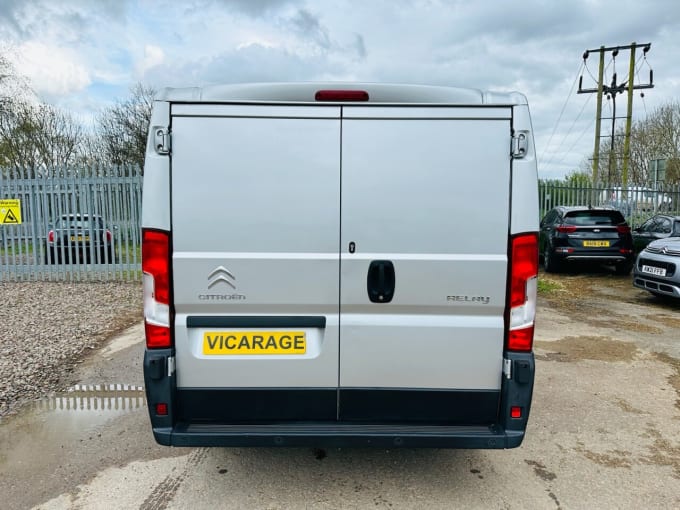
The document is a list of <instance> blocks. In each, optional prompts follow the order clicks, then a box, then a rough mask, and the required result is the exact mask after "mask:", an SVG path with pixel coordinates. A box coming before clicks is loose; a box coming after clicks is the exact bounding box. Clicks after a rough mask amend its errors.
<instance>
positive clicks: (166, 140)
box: [153, 126, 170, 154]
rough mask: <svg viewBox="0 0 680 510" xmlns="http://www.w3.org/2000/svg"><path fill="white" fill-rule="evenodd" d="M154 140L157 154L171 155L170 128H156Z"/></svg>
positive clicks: (154, 128) (154, 129)
mask: <svg viewBox="0 0 680 510" xmlns="http://www.w3.org/2000/svg"><path fill="white" fill-rule="evenodd" d="M153 140H154V143H153V146H154V149H155V150H156V153H157V154H170V128H166V127H162V126H154V127H153Z"/></svg>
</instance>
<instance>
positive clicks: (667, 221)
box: [633, 214, 680, 253]
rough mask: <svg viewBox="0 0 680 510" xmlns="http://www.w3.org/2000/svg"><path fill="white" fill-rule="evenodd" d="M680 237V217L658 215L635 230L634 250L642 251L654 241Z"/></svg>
mask: <svg viewBox="0 0 680 510" xmlns="http://www.w3.org/2000/svg"><path fill="white" fill-rule="evenodd" d="M667 237H680V216H669V215H667V214H657V215H655V216H652V217H651V218H649V219H648V220H647V221H645V222H644V223H643V224H642V225H640V226H639V227H638V228H636V229H634V230H633V249H634V250H635V252H636V253H638V252H640V251H642V250H643V249H644V247H645V246H647V245H648V244H649V243H651V242H652V241H655V240H657V239H665V238H667Z"/></svg>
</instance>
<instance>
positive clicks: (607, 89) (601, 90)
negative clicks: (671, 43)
mask: <svg viewBox="0 0 680 510" xmlns="http://www.w3.org/2000/svg"><path fill="white" fill-rule="evenodd" d="M651 47H652V44H651V43H645V44H637V43H635V42H634V43H632V44H629V45H627V46H611V47H605V46H600V48H599V49H594V50H586V51H585V53H584V54H583V61H584V63H585V61H586V60H587V59H588V56H589V55H590V54H591V53H596V52H597V53H599V54H600V65H599V70H598V76H597V87H596V88H590V89H584V88H583V75H581V77H580V79H579V85H578V93H579V94H592V93H596V94H597V111H596V117H595V147H594V149H593V186H597V183H598V179H599V178H600V177H599V169H600V138H601V137H602V135H601V134H600V129H601V123H602V96H603V95H605V94H606V95H607V99H611V100H612V116H611V135H610V136H611V139H610V144H609V167H608V173H607V185H610V184H611V179H612V174H613V165H614V137H615V136H616V120H617V116H616V95H617V94H621V93H623V92H624V91H627V92H628V105H627V106H628V108H627V112H626V116H625V117H621V118H625V119H626V130H625V139H624V140H625V141H624V149H623V151H624V155H623V173H622V180H623V182H622V183H621V184H622V187H623V188H625V187H626V186H627V184H628V166H629V162H630V131H631V124H632V118H633V90H638V89H650V88H653V87H654V84H653V78H654V75H653V72H652V70H651V69H650V71H649V83H644V84H638V85H636V84H634V80H633V78H634V75H635V50H636V48H642V51H643V55H644V56H646V55H647V52H649V50H650V49H651ZM621 50H629V51H630V64H629V67H628V79H627V80H626V81H624V82H621V83H618V82H617V75H616V65H614V69H615V71H614V74H613V76H612V81H611V84H610V85H605V83H604V57H605V54H606V53H611V55H612V60H613V61H614V63H616V57H617V56H618V54H619V51H621Z"/></svg>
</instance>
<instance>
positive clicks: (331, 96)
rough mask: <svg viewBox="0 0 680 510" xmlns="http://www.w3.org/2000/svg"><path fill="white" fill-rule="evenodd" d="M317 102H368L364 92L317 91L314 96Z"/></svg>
mask: <svg viewBox="0 0 680 510" xmlns="http://www.w3.org/2000/svg"><path fill="white" fill-rule="evenodd" d="M314 99H316V100H317V101H368V92H366V91H365V90H317V92H316V94H314Z"/></svg>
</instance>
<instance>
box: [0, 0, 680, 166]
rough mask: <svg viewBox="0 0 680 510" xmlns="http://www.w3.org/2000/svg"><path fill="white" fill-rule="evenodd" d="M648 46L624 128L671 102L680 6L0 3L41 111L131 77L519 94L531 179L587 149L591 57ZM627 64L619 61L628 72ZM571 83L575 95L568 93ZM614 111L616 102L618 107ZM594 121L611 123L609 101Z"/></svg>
mask: <svg viewBox="0 0 680 510" xmlns="http://www.w3.org/2000/svg"><path fill="white" fill-rule="evenodd" d="M633 41H635V42H638V43H647V42H650V43H652V48H651V51H650V52H649V53H648V55H647V62H645V61H644V60H642V59H638V62H637V64H636V65H637V69H638V72H639V77H638V76H636V78H635V80H636V81H638V80H639V81H640V82H647V81H648V79H649V67H648V66H651V68H653V69H654V82H655V88H654V89H652V90H646V91H644V93H645V97H644V98H641V97H640V94H639V92H638V93H636V97H635V101H634V117H635V118H643V117H644V116H645V115H646V113H647V112H651V111H653V110H654V108H656V107H657V106H658V105H660V104H663V103H665V102H668V101H672V100H678V99H680V2H678V1H677V0H645V1H644V2H642V1H639V0H637V1H633V0H618V1H598V0H571V1H567V0H562V1H558V0H555V1H553V0H544V1H539V0H524V1H522V2H513V1H510V0H507V1H505V0H496V1H491V0H476V1H462V0H461V1H458V0H410V1H402V0H391V1H388V0H363V1H361V0H183V1H170V0H158V1H153V0H99V1H98V0H59V1H56V0H0V50H1V51H2V52H3V53H4V54H6V55H7V56H8V57H9V58H10V59H11V60H12V62H14V64H15V67H16V69H17V71H18V72H19V73H21V74H23V75H25V76H26V77H27V78H28V79H29V80H30V84H31V86H32V88H33V90H34V91H35V92H36V93H37V94H38V95H39V96H40V97H41V98H42V99H43V100H44V101H46V102H49V103H52V104H55V105H58V106H60V107H62V108H65V109H68V110H70V111H72V112H74V113H75V114H76V115H77V116H78V117H79V118H81V119H83V121H84V122H85V123H88V122H90V123H91V119H92V117H93V115H95V114H96V112H97V111H98V110H99V109H101V108H102V107H104V106H106V105H108V104H111V103H112V102H113V101H115V100H116V99H123V98H125V97H126V95H127V91H128V89H129V87H130V86H131V85H132V84H134V83H137V82H142V83H144V84H146V85H150V86H154V87H157V88H161V87H165V86H172V87H182V86H196V85H208V84H216V83H235V82H251V81H313V80H339V81H369V82H399V83H424V84H435V85H451V86H462V87H474V88H480V89H488V90H499V91H507V90H518V91H520V92H523V93H524V94H526V96H527V97H528V99H529V105H530V108H531V110H532V116H533V122H534V129H535V137H536V143H537V147H538V154H539V174H540V176H541V177H544V178H553V177H558V176H561V175H564V174H565V173H566V172H568V171H570V170H572V169H574V168H578V167H579V166H581V165H582V164H583V162H584V160H585V159H586V158H587V157H588V156H589V153H590V152H592V147H593V136H594V119H595V95H594V94H583V95H578V94H576V90H575V89H574V88H573V87H574V85H575V80H576V79H577V77H578V76H579V75H580V74H581V73H582V74H584V81H583V84H584V87H587V88H591V87H593V86H595V82H594V80H593V78H591V75H590V74H589V73H592V75H594V76H597V68H598V58H599V57H598V56H597V55H591V56H590V58H589V59H588V60H587V67H585V68H584V67H583V58H582V55H583V53H584V51H585V50H586V49H593V48H599V47H600V46H601V45H605V46H617V45H627V44H630V43H631V42H633ZM628 58H629V57H628V54H627V53H626V52H621V54H620V55H619V57H618V58H617V60H616V62H615V64H614V63H610V61H609V57H608V58H607V60H606V63H607V64H608V67H607V72H606V75H607V78H608V80H611V76H612V73H613V71H614V66H615V68H616V71H617V73H618V76H619V81H621V80H624V79H625V78H626V77H627V74H628ZM576 88H577V86H576ZM617 106H618V108H619V112H621V111H624V110H625V95H622V96H619V101H618V103H617ZM604 114H605V115H607V114H609V109H608V103H606V102H605V108H604Z"/></svg>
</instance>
